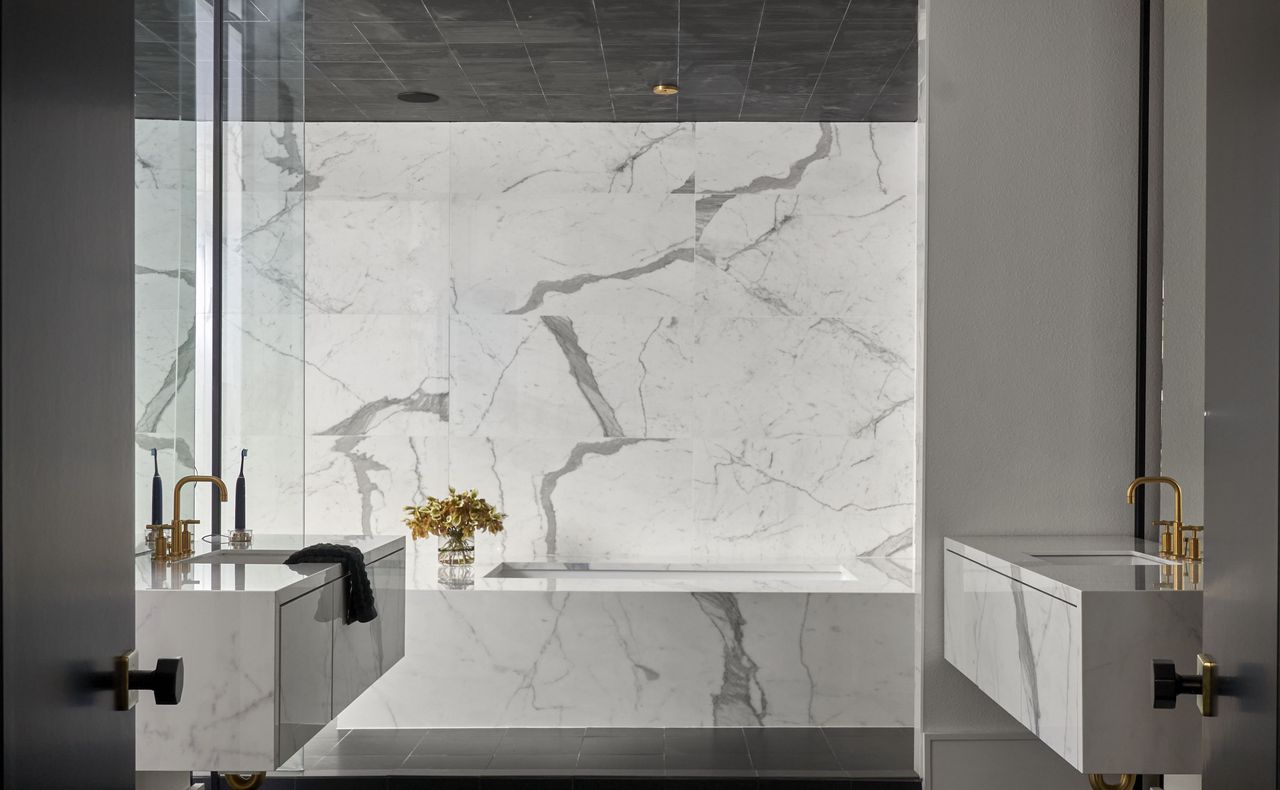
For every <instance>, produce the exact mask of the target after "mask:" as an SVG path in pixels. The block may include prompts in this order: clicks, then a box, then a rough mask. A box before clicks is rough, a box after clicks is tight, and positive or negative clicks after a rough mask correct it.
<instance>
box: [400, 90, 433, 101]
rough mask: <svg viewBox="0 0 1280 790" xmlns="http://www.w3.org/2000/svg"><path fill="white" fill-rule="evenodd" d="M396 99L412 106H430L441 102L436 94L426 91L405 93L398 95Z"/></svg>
mask: <svg viewBox="0 0 1280 790" xmlns="http://www.w3.org/2000/svg"><path fill="white" fill-rule="evenodd" d="M396 98H397V99H399V100H400V101H407V102H409V103H410V104H430V103H431V102H433V101H440V97H439V96H437V95H435V94H434V93H427V92H426V91H405V92H404V93H398V94H396Z"/></svg>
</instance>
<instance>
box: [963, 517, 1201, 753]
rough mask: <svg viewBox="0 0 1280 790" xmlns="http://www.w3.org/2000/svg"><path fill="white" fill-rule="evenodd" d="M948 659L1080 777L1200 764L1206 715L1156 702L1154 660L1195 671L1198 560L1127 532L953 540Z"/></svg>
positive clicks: (1198, 628) (1188, 707) (1183, 706)
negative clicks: (1169, 555) (1171, 555)
mask: <svg viewBox="0 0 1280 790" xmlns="http://www.w3.org/2000/svg"><path fill="white" fill-rule="evenodd" d="M945 550H946V553H945V559H944V607H945V608H944V611H945V614H944V619H945V637H944V655H945V657H946V660H947V661H948V662H950V663H951V664H952V665H954V666H955V667H956V668H957V669H959V670H960V671H961V672H962V673H964V675H965V676H966V677H968V678H969V679H970V680H971V681H973V682H974V683H975V684H977V686H978V687H979V688H980V689H982V691H983V692H985V693H986V694H987V695H988V696H989V697H991V698H992V699H993V700H995V701H996V702H997V703H999V704H1000V706H1001V707H1003V708H1004V709H1005V710H1006V711H1008V712H1009V713H1010V714H1012V715H1013V716H1014V718H1016V719H1017V720H1018V721H1019V722H1021V723H1022V724H1023V725H1024V726H1026V727H1027V729H1029V730H1031V731H1032V732H1033V733H1034V734H1035V735H1036V736H1038V737H1039V738H1040V740H1042V741H1044V742H1045V743H1046V744H1048V745H1049V746H1050V747H1051V748H1052V749H1053V750H1054V751H1055V752H1057V753H1058V754H1059V755H1061V756H1062V757H1063V758H1064V759H1065V760H1067V762H1069V763H1070V764H1071V765H1072V766H1073V767H1075V768H1076V770H1078V771H1081V772H1082V773H1179V774H1180V773H1197V772H1199V770H1200V765H1201V761H1200V714H1199V711H1198V710H1197V709H1196V706H1195V704H1194V702H1192V701H1190V700H1188V701H1184V702H1183V703H1182V704H1180V705H1178V707H1177V708H1176V709H1174V710H1156V709H1153V707H1152V669H1151V662H1152V660H1153V659H1157V658H1166V659H1172V660H1174V661H1175V662H1176V663H1177V664H1178V665H1180V666H1188V665H1190V666H1194V665H1195V658H1196V654H1197V652H1199V650H1200V649H1201V624H1202V619H1203V611H1202V606H1203V595H1202V593H1201V592H1200V583H1199V579H1198V576H1197V575H1196V574H1198V572H1199V570H1200V568H1199V566H1198V564H1192V563H1182V562H1179V561H1177V560H1167V559H1164V558H1162V557H1160V556H1158V547H1157V546H1156V544H1154V543H1150V542H1145V541H1136V540H1134V539H1132V538H1124V537H1084V536H1081V537H1025V536H1013V537H998V538H997V537H989V538H988V537H982V538H957V539H951V538H948V539H947V540H946V542H945Z"/></svg>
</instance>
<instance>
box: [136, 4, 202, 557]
mask: <svg viewBox="0 0 1280 790" xmlns="http://www.w3.org/2000/svg"><path fill="white" fill-rule="evenodd" d="M134 19H135V21H134V39H135V43H134V53H135V54H134V119H135V120H134V293H135V304H136V310H135V324H134V333H135V341H134V371H135V372H134V390H135V443H134V470H135V477H136V480H135V486H134V490H135V492H136V494H135V518H134V523H135V525H136V526H135V538H136V546H137V549H138V550H139V551H142V550H145V548H146V546H145V537H146V535H145V525H146V524H148V523H151V521H152V519H153V516H152V501H151V478H152V475H153V474H154V473H155V472H156V471H158V472H159V473H160V475H161V477H162V478H163V480H164V483H165V485H164V487H163V494H162V504H161V513H160V518H161V520H167V519H169V518H171V517H172V514H171V513H169V510H168V508H169V507H170V506H171V505H170V503H169V501H168V500H169V497H170V494H169V491H170V490H171V486H172V484H173V482H174V481H175V480H176V479H177V478H179V477H181V476H182V475H186V474H191V473H192V472H194V471H195V470H197V469H200V468H204V469H206V470H207V461H205V462H203V463H202V461H201V453H202V449H201V448H202V447H207V445H202V444H201V442H200V441H199V438H198V436H199V433H200V429H199V426H198V423H199V421H200V419H199V418H200V417H201V416H203V415H205V414H207V409H205V410H201V408H200V406H199V396H198V390H199V379H200V378H202V377H203V375H204V374H203V369H202V367H201V365H200V363H199V361H198V357H199V356H200V354H199V352H198V350H197V349H198V346H199V342H198V341H199V337H200V335H201V333H202V328H201V327H202V321H201V313H202V312H207V311H202V309H201V307H200V297H201V290H202V289H201V287H200V283H199V280H198V277H199V275H198V272H200V271H201V268H202V267H201V265H200V261H201V258H202V256H203V255H205V254H207V250H208V244H207V240H208V234H209V231H210V227H209V221H208V219H209V218H208V216H207V212H204V213H202V209H203V208H207V206H206V205H205V204H206V203H207V195H208V176H209V165H210V162H209V159H208V141H209V139H210V135H211V132H212V129H211V112H210V110H211V106H210V97H211V95H212V91H211V90H210V89H209V88H208V87H207V86H209V85H211V84H212V83H211V81H210V80H209V76H210V75H211V68H212V60H211V57H210V56H211V52H212V50H211V40H212V14H211V11H210V7H209V6H208V5H207V4H206V3H204V2H201V0H177V2H167V3H159V2H150V1H149V0H138V2H137V4H136V5H135V13H134ZM200 86H206V87H204V88H201V87H200ZM202 189H203V191H204V196H203V197H202V196H201V191H202ZM153 452H154V453H155V455H154V457H153V456H152V453H153ZM203 452H204V453H207V449H205V450H203ZM188 515H190V513H188Z"/></svg>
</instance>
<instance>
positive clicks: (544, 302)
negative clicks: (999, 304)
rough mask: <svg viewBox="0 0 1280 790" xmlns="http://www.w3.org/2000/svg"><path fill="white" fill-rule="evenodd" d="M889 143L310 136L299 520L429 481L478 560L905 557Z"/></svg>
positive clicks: (754, 131)
mask: <svg viewBox="0 0 1280 790" xmlns="http://www.w3.org/2000/svg"><path fill="white" fill-rule="evenodd" d="M914 134H915V131H914V127H913V126H910V125H892V124H890V125H876V126H874V127H873V126H870V125H867V124H705V125H704V124H452V125H443V124H441V125H432V124H311V125H309V126H308V129H307V134H306V141H305V145H306V152H307V178H306V180H305V185H306V235H307V270H306V278H305V287H304V289H303V292H304V305H305V308H304V309H305V310H306V314H307V330H306V335H305V342H304V354H303V358H304V360H305V364H306V398H305V403H306V409H305V412H306V426H305V432H306V434H307V435H308V437H309V438H308V442H307V454H308V457H307V462H306V466H307V468H308V480H309V482H308V485H307V487H306V488H307V491H308V492H309V493H308V498H309V500H310V504H309V505H308V511H307V513H308V518H309V519H310V518H312V517H313V516H314V515H315V514H318V513H321V512H323V513H324V514H325V516H326V517H328V518H334V519H344V518H345V519H346V520H348V521H350V522H351V523H353V524H354V523H359V524H360V525H361V528H362V529H365V530H370V531H381V530H384V529H396V528H398V527H397V525H398V523H399V520H400V513H399V505H401V504H407V502H404V503H401V502H393V501H391V499H393V498H394V496H404V495H406V493H407V494H411V495H415V496H416V495H417V494H418V489H417V488H416V485H417V484H416V482H411V481H417V480H427V481H436V480H442V481H444V482H448V483H452V484H454V485H457V486H463V487H478V488H480V490H481V492H482V494H484V495H485V496H487V497H489V498H490V499H491V500H495V501H498V502H499V503H500V505H499V506H500V507H501V508H502V509H503V510H504V512H507V513H508V514H509V519H508V531H507V532H506V533H505V534H504V535H502V536H500V537H498V538H496V539H492V540H490V539H489V538H488V537H487V536H485V537H484V538H482V540H481V541H480V543H481V547H480V552H481V554H482V556H483V555H484V554H485V552H494V553H495V554H496V556H498V557H503V556H505V557H508V558H534V557H537V556H541V555H544V554H546V553H547V552H549V551H558V552H561V553H564V552H573V553H582V554H585V555H588V556H593V557H600V558H602V557H614V558H625V557H628V556H636V557H650V558H657V559H663V558H665V559H678V558H682V557H689V558H698V559H715V558H717V557H723V558H738V559H755V558H762V557H769V556H786V557H791V558H798V559H805V558H809V557H811V556H814V555H815V554H816V555H819V556H822V555H825V554H827V553H828V552H829V551H830V550H831V547H832V546H836V547H838V548H839V550H840V551H841V552H851V553H855V554H857V553H864V554H865V553H870V554H876V555H881V556H895V557H903V556H908V555H909V553H910V551H911V545H910V532H909V528H910V525H911V523H912V519H913V517H914V503H913V496H912V494H911V491H912V488H913V484H912V482H911V481H912V480H913V479H914V468H913V462H912V460H911V457H910V452H909V448H910V447H912V446H913V444H914V441H915V429H914V423H915V411H914V394H915V299H916V295H915V287H916V284H915V275H914V272H915V251H914V224H913V223H914V158H915V149H914ZM442 152H443V153H442ZM704 170H705V172H703V171H704ZM695 187H696V190H695ZM443 436H447V437H448V448H447V453H420V455H421V457H423V458H426V457H428V456H431V457H433V458H434V459H436V461H435V462H436V463H440V464H444V468H443V469H440V468H435V467H433V468H432V469H431V470H430V471H429V473H424V474H421V475H419V474H416V473H415V474H407V473H405V472H403V471H400V470H396V469H395V468H394V467H395V465H396V464H398V463H406V460H405V459H407V458H408V455H407V454H406V453H407V451H408V448H410V447H411V446H413V444H414V443H415V442H420V441H423V440H425V439H427V438H430V437H443ZM374 438H376V439H378V441H376V442H375V441H371V440H372V439H374ZM384 440H385V441H384ZM339 444H341V445H342V447H338V446H337V445H339ZM313 454H315V456H314V457H313ZM365 457H367V459H368V460H361V461H359V462H358V463H355V462H353V461H352V459H353V458H365ZM393 458H394V459H395V460H392V459H393ZM369 464H372V465H369ZM379 464H380V465H382V466H385V467H386V468H385V469H378V468H377V465H379ZM361 470H364V471H361ZM379 475H381V476H382V478H381V481H380V482H377V483H376V484H371V483H370V482H369V481H370V480H378V479H379ZM430 485H438V483H436V482H431V483H430ZM375 489H376V490H375ZM362 492H363V493H362ZM390 492H396V493H395V494H394V495H393V494H391V493H390ZM401 492H406V493H401ZM440 492H441V489H434V490H426V491H425V493H440ZM410 575H411V577H412V575H413V574H412V573H411V574H410Z"/></svg>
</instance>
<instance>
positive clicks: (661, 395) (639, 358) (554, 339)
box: [449, 315, 693, 438]
mask: <svg viewBox="0 0 1280 790" xmlns="http://www.w3.org/2000/svg"><path fill="white" fill-rule="evenodd" d="M450 327H451V331H450V343H451V347H450V371H449V373H450V388H449V391H450V406H451V411H450V433H451V434H452V435H454V436H494V437H510V438H516V437H528V436H581V437H591V436H598V437H624V436H625V437H660V438H676V437H687V436H689V435H691V433H692V431H693V426H692V419H693V408H692V406H691V403H690V401H689V395H690V390H691V386H690V385H691V379H692V373H693V366H692V362H693V359H692V353H693V349H692V342H691V341H692V332H691V328H690V323H689V321H687V320H682V319H680V318H678V317H676V316H658V317H644V318H640V317H637V318H632V317H629V316H600V315H586V316H577V317H572V318H571V317H568V316H556V315H540V316H491V315H459V316H456V317H454V319H453V320H452V321H451V322H450Z"/></svg>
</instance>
